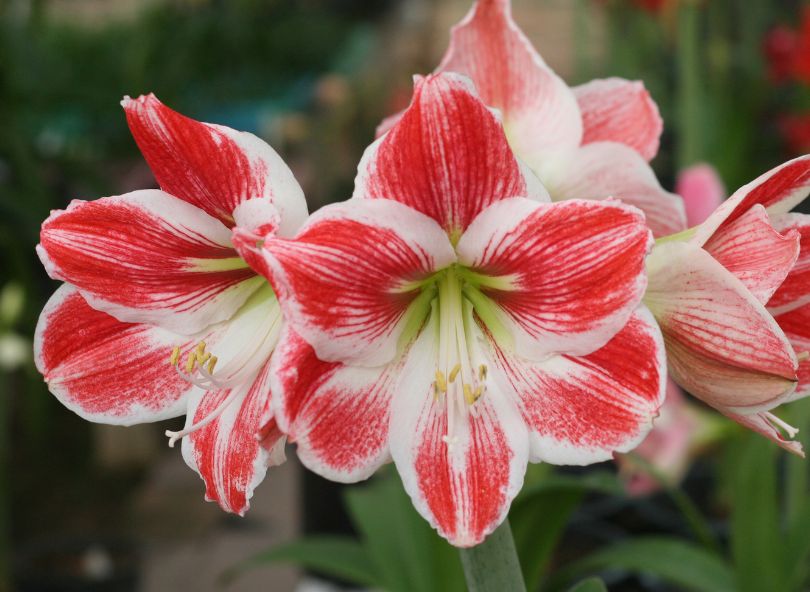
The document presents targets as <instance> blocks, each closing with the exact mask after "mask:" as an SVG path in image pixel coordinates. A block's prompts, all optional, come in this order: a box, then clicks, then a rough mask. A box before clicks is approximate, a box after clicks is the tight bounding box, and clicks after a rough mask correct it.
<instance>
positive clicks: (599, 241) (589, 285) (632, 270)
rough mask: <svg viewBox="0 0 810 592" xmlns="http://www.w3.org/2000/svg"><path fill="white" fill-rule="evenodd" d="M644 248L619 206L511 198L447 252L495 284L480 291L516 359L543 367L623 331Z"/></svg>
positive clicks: (643, 230)
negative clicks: (497, 281)
mask: <svg viewBox="0 0 810 592" xmlns="http://www.w3.org/2000/svg"><path fill="white" fill-rule="evenodd" d="M651 245H652V237H651V235H650V232H649V230H648V229H647V227H646V225H645V224H644V217H643V216H642V214H641V212H639V211H638V210H636V209H635V208H631V207H628V206H626V205H623V204H621V203H619V202H616V201H612V202H601V203H600V202H593V201H582V200H573V201H567V202H561V203H555V204H539V203H536V202H532V201H530V200H527V199H521V198H515V199H511V200H505V201H501V202H499V203H497V204H494V205H492V206H490V207H489V208H488V209H487V210H485V211H484V212H483V213H482V214H481V215H480V216H479V217H478V218H476V220H475V221H474V222H473V223H472V224H471V225H470V227H469V229H468V230H467V232H466V233H465V234H464V235H463V236H462V237H461V240H460V241H459V243H458V245H457V247H456V250H457V252H458V254H459V262H460V263H461V264H462V265H466V266H469V267H470V268H472V269H473V270H474V271H475V272H477V273H479V274H481V275H484V276H488V277H494V278H502V279H503V280H504V281H503V283H504V284H505V286H504V287H501V286H498V287H497V289H496V288H487V287H483V288H482V291H483V292H484V293H485V294H486V295H488V296H489V297H490V298H491V299H492V300H493V301H494V302H496V303H497V304H498V305H499V307H500V310H501V312H502V314H501V317H502V320H503V321H504V322H505V324H506V325H507V327H509V328H511V329H512V331H513V334H514V337H515V342H516V345H515V347H516V349H517V352H518V353H519V354H520V355H522V356H527V357H531V358H533V359H542V358H544V357H546V356H548V355H549V354H552V353H572V354H577V355H582V354H587V353H590V352H592V351H594V350H596V349H598V348H600V347H601V346H603V345H604V344H605V343H607V342H608V340H609V339H610V338H611V337H613V336H614V335H615V334H616V333H617V332H618V331H619V330H620V329H621V328H622V327H623V326H624V324H625V323H626V322H627V320H628V319H629V318H630V316H631V315H632V314H633V311H635V309H636V308H637V306H638V304H639V301H640V300H641V297H642V295H643V293H644V288H645V286H646V277H645V274H644V258H645V256H646V254H647V252H648V251H649V249H650V247H651Z"/></svg>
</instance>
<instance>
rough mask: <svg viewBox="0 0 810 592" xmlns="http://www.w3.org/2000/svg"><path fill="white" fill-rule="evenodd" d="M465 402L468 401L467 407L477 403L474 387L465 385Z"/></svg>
mask: <svg viewBox="0 0 810 592" xmlns="http://www.w3.org/2000/svg"><path fill="white" fill-rule="evenodd" d="M464 400H465V401H467V405H472V404H473V403H475V393H473V390H472V387H471V386H470V385H469V384H465V385H464Z"/></svg>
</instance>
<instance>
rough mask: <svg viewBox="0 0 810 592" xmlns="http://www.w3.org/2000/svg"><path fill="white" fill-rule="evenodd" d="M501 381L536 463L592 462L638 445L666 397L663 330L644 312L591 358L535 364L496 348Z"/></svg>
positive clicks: (559, 357) (550, 360)
mask: <svg viewBox="0 0 810 592" xmlns="http://www.w3.org/2000/svg"><path fill="white" fill-rule="evenodd" d="M495 350H496V352H497V355H496V357H495V359H496V362H495V367H496V369H497V370H496V372H495V376H496V377H497V378H498V379H499V380H500V381H502V386H501V387H500V388H501V390H502V391H503V392H506V393H510V394H512V397H513V398H514V399H515V404H516V405H517V407H518V409H519V410H520V413H521V415H522V416H523V419H524V421H525V422H526V424H527V425H528V426H529V430H530V443H531V449H530V460H531V461H532V462H541V461H542V462H549V463H553V464H564V465H569V464H575V465H587V464H591V463H595V462H600V461H603V460H608V459H610V458H611V457H612V455H613V453H614V452H628V451H629V450H632V449H633V448H635V447H636V446H637V445H638V444H639V443H640V442H641V441H642V440H643V439H644V437H645V436H646V435H647V433H648V432H649V431H650V429H651V428H652V422H653V419H654V418H655V417H657V415H658V409H659V407H660V406H661V404H662V403H663V402H664V394H665V392H666V374H667V373H666V359H665V355H664V343H663V340H662V338H661V332H660V331H659V329H658V326H657V325H656V323H655V320H654V319H653V318H652V315H651V314H650V313H649V311H647V310H646V309H644V308H641V309H639V310H638V311H637V312H636V313H635V314H634V315H633V317H632V318H631V319H630V321H629V322H628V323H627V324H626V325H625V327H624V328H623V329H622V330H621V331H620V332H619V333H618V334H617V335H616V336H615V337H614V338H613V339H611V340H610V341H609V342H608V344H607V345H605V346H604V347H603V348H601V349H599V350H597V351H595V352H593V353H592V354H589V355H587V356H582V357H575V356H554V357H552V358H549V359H547V360H545V361H542V362H531V361H529V360H526V359H525V358H522V357H521V356H518V355H516V354H515V353H514V352H511V351H509V350H506V349H502V348H497V347H495Z"/></svg>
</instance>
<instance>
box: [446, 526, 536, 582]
mask: <svg viewBox="0 0 810 592" xmlns="http://www.w3.org/2000/svg"><path fill="white" fill-rule="evenodd" d="M459 553H460V554H461V565H462V566H463V568H464V577H465V578H466V580H467V589H468V590H469V591H470V592H503V591H504V590H509V591H511V592H526V584H525V583H524V581H523V572H522V571H521V570H520V561H519V560H518V555H517V549H516V548H515V540H514V539H513V538H512V529H511V528H510V527H509V520H504V521H503V522H502V523H501V525H500V526H499V527H498V528H496V529H495V531H494V532H493V533H492V534H491V535H489V536H488V537H487V538H486V539H485V540H484V542H483V543H481V544H480V545H476V546H475V547H471V548H469V549H459Z"/></svg>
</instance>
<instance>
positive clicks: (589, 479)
mask: <svg viewBox="0 0 810 592" xmlns="http://www.w3.org/2000/svg"><path fill="white" fill-rule="evenodd" d="M541 466H543V465H541ZM548 491H569V492H583V493H587V492H598V493H606V494H608V495H624V494H625V489H624V485H623V483H622V481H621V479H619V477H618V476H617V475H615V474H613V473H608V472H606V471H593V472H588V473H584V474H580V475H567V474H564V473H548V474H544V475H542V476H541V477H538V478H537V479H536V480H534V481H533V482H531V483H527V484H526V485H525V486H524V487H523V491H521V492H520V494H519V495H518V497H517V498H516V500H515V501H522V500H524V499H526V498H530V497H532V496H534V495H537V494H542V493H546V492H548ZM513 526H514V525H513Z"/></svg>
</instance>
